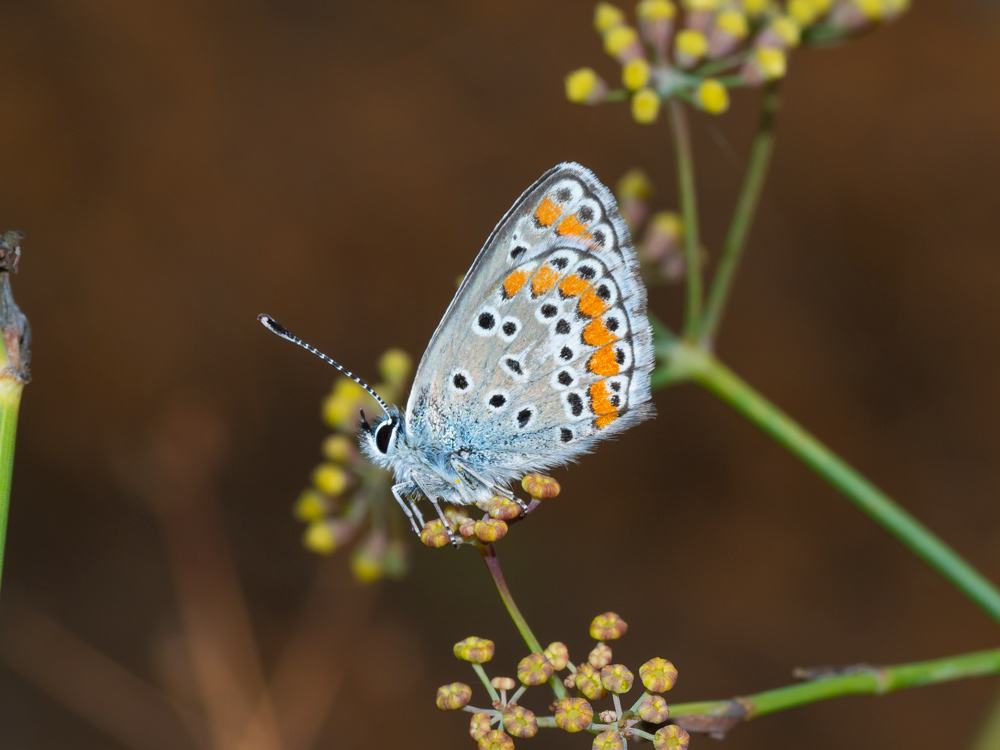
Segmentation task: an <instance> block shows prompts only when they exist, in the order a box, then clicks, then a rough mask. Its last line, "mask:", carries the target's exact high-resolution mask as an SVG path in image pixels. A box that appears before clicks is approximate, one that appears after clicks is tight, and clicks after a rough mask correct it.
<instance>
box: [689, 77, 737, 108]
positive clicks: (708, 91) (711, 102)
mask: <svg viewBox="0 0 1000 750" xmlns="http://www.w3.org/2000/svg"><path fill="white" fill-rule="evenodd" d="M695 101H696V102H697V104H698V106H699V107H700V108H701V109H703V110H705V111H706V112H708V113H709V114H712V115H720V114H722V113H723V112H725V111H726V110H727V109H729V92H728V91H727V90H726V87H725V86H723V85H722V84H721V83H719V81H717V80H715V79H714V78H708V79H706V80H704V81H702V82H701V85H700V86H698V90H697V91H696V92H695Z"/></svg>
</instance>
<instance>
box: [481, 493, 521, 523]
mask: <svg viewBox="0 0 1000 750" xmlns="http://www.w3.org/2000/svg"><path fill="white" fill-rule="evenodd" d="M485 510H486V512H487V513H489V514H490V517H492V518H499V519H500V520H501V521H509V520H511V519H512V518H517V517H518V516H519V515H521V506H520V505H518V504H517V503H515V502H514V501H513V500H508V499H507V498H505V497H500V496H499V495H495V496H494V497H491V498H490V499H489V500H487V501H486V508H485Z"/></svg>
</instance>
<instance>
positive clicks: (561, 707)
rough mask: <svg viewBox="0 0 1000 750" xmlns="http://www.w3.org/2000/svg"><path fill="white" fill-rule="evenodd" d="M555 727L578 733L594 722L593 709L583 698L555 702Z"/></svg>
mask: <svg viewBox="0 0 1000 750" xmlns="http://www.w3.org/2000/svg"><path fill="white" fill-rule="evenodd" d="M555 706H556V726H557V727H559V728H560V729H564V730H565V731H567V732H580V731H583V730H584V729H586V728H587V727H589V726H590V723H591V722H592V721H593V720H594V709H593V708H591V707H590V704H589V703H587V701H585V700H584V699H583V698H563V699H562V700H559V701H556V704H555Z"/></svg>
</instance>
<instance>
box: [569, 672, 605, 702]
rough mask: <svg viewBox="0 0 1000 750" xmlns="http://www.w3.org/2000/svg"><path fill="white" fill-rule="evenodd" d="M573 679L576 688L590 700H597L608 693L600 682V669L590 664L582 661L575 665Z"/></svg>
mask: <svg viewBox="0 0 1000 750" xmlns="http://www.w3.org/2000/svg"><path fill="white" fill-rule="evenodd" d="M573 680H574V684H575V685H576V689H577V690H579V691H580V692H581V693H583V694H584V695H585V696H587V697H588V698H590V700H592V701H599V700H601V699H602V698H606V697H607V695H608V691H607V689H605V687H604V685H602V684H601V670H599V669H597V668H595V667H594V666H593V665H592V664H589V663H584V664H581V665H580V666H579V667H577V670H576V674H575V675H573Z"/></svg>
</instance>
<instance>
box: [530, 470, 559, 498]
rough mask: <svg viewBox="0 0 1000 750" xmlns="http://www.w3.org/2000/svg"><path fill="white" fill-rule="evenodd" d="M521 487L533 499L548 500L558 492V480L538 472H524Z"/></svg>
mask: <svg viewBox="0 0 1000 750" xmlns="http://www.w3.org/2000/svg"><path fill="white" fill-rule="evenodd" d="M521 488H522V489H523V490H524V491H525V492H527V493H528V494H529V495H531V497H532V498H534V499H535V500H549V499H551V498H553V497H556V496H557V495H558V494H559V482H557V481H556V480H555V479H553V478H552V477H547V476H545V475H543V474H539V473H538V472H532V473H531V474H525V475H524V478H523V479H522V480H521Z"/></svg>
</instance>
